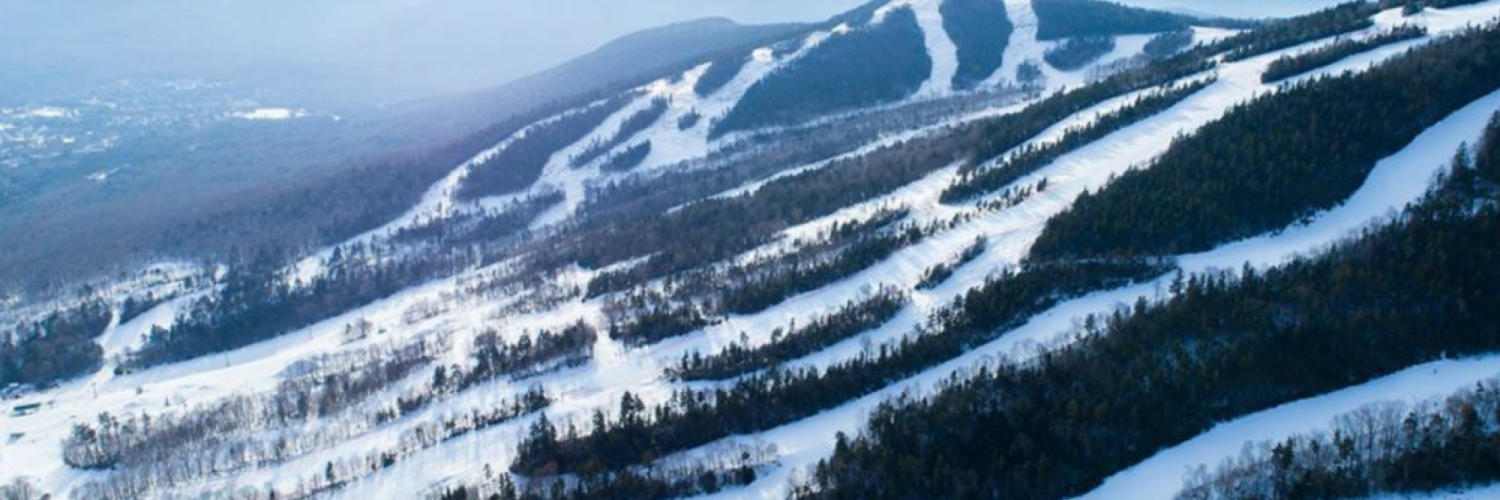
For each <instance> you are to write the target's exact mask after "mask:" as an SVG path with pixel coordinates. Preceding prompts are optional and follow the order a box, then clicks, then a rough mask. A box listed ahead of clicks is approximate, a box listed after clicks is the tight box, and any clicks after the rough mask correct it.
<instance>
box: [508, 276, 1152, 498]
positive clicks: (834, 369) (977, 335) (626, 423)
mask: <svg viewBox="0 0 1500 500" xmlns="http://www.w3.org/2000/svg"><path fill="white" fill-rule="evenodd" d="M1165 270H1166V269H1165V266H1164V265H1163V264H1161V263H1158V262H1148V261H1110V262H1105V261H1098V262H1091V263H1055V264H1047V265H1030V266H1027V267H1025V268H1024V269H1021V270H1018V271H1011V272H1007V273H1004V274H1001V275H998V276H996V277H994V278H992V279H991V280H989V281H987V282H986V284H985V285H984V286H982V287H980V288H978V289H975V290H971V291H970V292H969V293H968V294H966V295H965V296H963V297H961V298H959V299H957V300H956V301H955V302H954V303H953V304H952V305H951V306H949V307H948V308H945V309H943V310H942V311H939V312H937V313H935V314H934V315H933V316H932V317H931V318H930V319H929V321H928V324H927V325H925V326H924V327H922V328H920V329H918V330H917V331H916V332H914V333H913V334H912V335H908V336H906V337H904V338H902V339H900V340H897V341H893V342H889V343H885V344H882V345H880V346H879V347H878V348H871V349H869V350H866V351H865V352H863V353H861V354H860V355H859V356H857V357H855V358H852V359H849V360H845V361H840V362H838V363H835V364H833V365H832V366H830V367H829V368H827V369H826V370H819V369H817V368H803V369H795V370H793V369H781V368H777V369H772V370H770V371H767V372H764V373H761V374H757V375H753V376H750V377H747V378H743V379H740V380H739V381H737V382H735V383H734V384H733V385H731V386H728V387H724V388H711V389H696V390H695V389H680V390H678V391H676V392H674V393H673V395H672V396H671V398H670V400H669V401H667V402H666V403H664V404H661V405H658V406H655V407H652V408H647V407H646V406H645V404H644V403H642V402H641V401H640V399H639V398H638V397H635V396H633V395H631V394H629V393H627V394H625V395H624V396H622V398H621V402H620V411H619V412H618V413H617V415H616V416H615V417H614V418H612V419H611V418H608V417H607V416H605V415H604V414H603V413H602V412H598V413H596V414H595V416H594V418H593V420H592V423H593V425H592V428H591V430H590V432H589V433H588V434H581V435H578V436H577V437H572V438H568V439H558V438H557V436H556V435H554V434H547V433H538V432H532V433H529V434H528V435H527V437H526V438H524V439H523V440H522V442H521V444H520V445H519V447H518V448H519V449H518V455H517V457H516V459H515V461H514V462H513V463H512V465H511V470H512V471H513V472H515V473H518V474H521V475H526V476H539V475H550V474H558V473H562V474H566V473H584V474H598V473H603V472H606V471H612V470H620V469H621V468H623V467H627V466H631V465H636V464H643V463H650V462H652V461H653V460H655V459H656V458H659V457H663V456H666V455H667V454H670V453H673V452H676V451H681V450H685V449H688V448H692V447H695V446H702V445H705V444H708V443H710V442H713V441H714V440H717V439H721V438H723V437H726V436H730V435H736V434H749V433H754V432H759V431H764V430H766V429H770V428H773V427H776V426H778V425H784V424H787V423H790V422H795V421H797V420H800V419H803V418H807V417H809V416H811V415H813V414H816V413H818V412H820V411H823V410H827V409H829V408H832V407H835V406H838V405H840V404H843V403H845V402H848V401H850V400H853V399H855V398H858V397H861V396H864V395H866V394H869V393H871V392H874V391H876V390H879V389H880V388H882V387H885V386H886V385H887V384H889V383H891V381H893V380H900V379H902V378H905V377H909V376H911V375H914V374H916V373H918V372H920V371H921V370H924V369H926V368H928V367H931V366H933V365H935V364H938V363H941V362H943V361H946V360H949V359H952V358H953V357H955V356H958V355H961V354H963V353H964V352H965V351H967V350H968V349H970V348H972V347H973V346H976V345H980V344H983V343H985V342H988V341H990V340H993V339H994V338H996V337H997V336H999V335H1000V334H1001V333H1003V332H1004V331H1005V330H1006V329H1008V328H1011V327H1014V326H1017V325H1019V324H1020V323H1021V322H1022V321H1024V320H1025V319H1026V318H1029V317H1030V316H1032V315H1034V314H1037V313H1039V312H1041V311H1043V310H1045V309H1046V308H1048V307H1051V306H1052V305H1054V304H1056V303H1058V302H1060V301H1062V300H1065V299H1066V298H1068V297H1074V296H1078V295H1081V294H1083V293H1087V292H1089V291H1093V290H1099V289H1106V288H1113V287H1116V286H1121V285H1123V284H1125V283H1129V282H1133V281H1137V280H1140V279H1146V278H1149V277H1154V276H1157V275H1159V274H1161V273H1163V272H1165Z"/></svg>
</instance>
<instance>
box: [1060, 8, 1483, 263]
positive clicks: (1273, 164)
mask: <svg viewBox="0 0 1500 500" xmlns="http://www.w3.org/2000/svg"><path fill="white" fill-rule="evenodd" d="M1497 88H1500V26H1496V25H1493V24H1492V25H1489V26H1486V27H1482V28H1471V29H1467V30H1465V31H1464V32H1462V33H1460V34H1458V35H1455V36H1452V37H1448V38H1445V39H1443V40H1440V41H1437V42H1434V43H1432V44H1429V45H1427V46H1424V47H1421V48H1417V49H1413V50H1411V51H1409V52H1408V53H1406V54H1405V55H1403V56H1400V57H1398V58H1396V59H1394V60H1391V61H1389V62H1387V63H1384V64H1382V65H1380V66H1377V67H1375V68H1373V69H1370V70H1368V71H1365V72H1362V73H1357V74H1344V75H1339V76H1330V77H1325V78H1318V79H1314V80H1310V81H1307V82H1303V83H1298V84H1294V85H1289V86H1284V87H1283V88H1282V89H1281V90H1280V91H1279V92H1276V93H1274V94H1269V95H1266V96H1262V97H1259V98H1256V99H1254V100H1252V101H1250V102H1248V103H1246V104H1242V105H1238V106H1236V107H1234V108H1232V109H1231V110H1230V111H1229V112H1228V113H1227V114H1225V116H1224V117H1223V118H1221V119H1219V120H1218V121H1215V122H1212V123H1209V124H1208V125H1205V126H1204V127H1202V128H1201V129H1199V130H1198V131H1197V132H1196V133H1195V134H1193V135H1191V136H1188V137H1186V138H1183V139H1180V140H1178V141H1175V142H1174V143H1173V144H1172V145H1171V147H1170V148H1169V149H1168V150H1167V152H1166V153H1164V154H1163V155H1162V156H1160V157H1159V158H1158V159H1157V160H1156V161H1155V163H1154V164H1153V165H1152V166H1151V167H1150V168H1146V169H1141V170H1135V171H1132V172H1129V173H1127V174H1125V175H1123V176H1120V178H1118V179H1116V180H1115V181H1114V182H1112V183H1110V184H1109V185H1108V186H1106V187H1105V188H1103V190H1101V191H1099V192H1097V193H1085V194H1084V195H1082V196H1080V197H1079V199H1078V201H1077V202H1076V203H1075V204H1074V205H1073V207H1072V208H1071V209H1069V210H1068V211H1066V212H1063V213H1062V214H1059V215H1058V216H1057V217H1054V218H1052V219H1051V220H1049V221H1048V222H1047V225H1046V229H1045V230H1044V232H1043V234H1042V235H1041V237H1040V238H1038V240H1037V242H1036V244H1035V246H1034V247H1033V249H1032V255H1033V256H1035V257H1037V258H1042V259H1058V258H1075V257H1077V258H1086V257H1094V256H1114V255H1174V254H1182V253H1189V252H1196V251H1203V250H1207V249H1209V248H1212V247H1213V246H1214V245H1216V244H1219V243H1223V242H1227V241H1232V240H1235V239H1240V238H1246V237H1250V236H1254V235H1256V234H1260V233H1264V232H1266V231H1271V230H1275V229H1278V228H1282V227H1285V226H1286V225H1288V224H1290V223H1292V222H1294V221H1296V220H1297V219H1299V218H1302V217H1305V216H1308V215H1311V214H1313V213H1315V212H1317V211H1319V210H1325V209H1328V208H1331V207H1333V206H1334V205H1335V204H1337V203H1339V202H1341V201H1343V200H1344V199H1346V198H1348V196H1349V195H1350V194H1352V193H1353V192H1354V191H1355V190H1356V189H1358V187H1359V186H1360V185H1361V184H1362V183H1363V182H1364V180H1365V177H1366V176H1368V175H1369V173H1370V171H1371V170H1372V169H1373V168H1374V166H1375V164H1376V162H1377V161H1379V160H1380V159H1381V158H1384V157H1386V156H1389V155H1391V154H1393V153H1395V152H1396V151H1398V150H1400V149H1401V148H1402V147H1404V145H1406V144H1407V143H1409V142H1410V141H1411V140H1412V139H1413V138H1415V137H1416V136H1417V135H1418V134H1420V133H1421V132H1422V131H1423V130H1426V129H1427V128H1428V127H1430V126H1432V125H1433V124H1435V123H1437V122H1438V121H1439V120H1441V119H1442V118H1443V117H1444V116H1446V115H1448V114H1449V113H1452V112H1453V111H1455V110H1457V109H1459V108H1460V107H1462V106H1464V105H1467V104H1469V103H1470V102H1473V101H1474V100H1476V99H1479V98H1480V97H1483V96H1484V95H1487V94H1489V93H1491V92H1494V91H1495V90H1496V89H1497ZM1267 124H1277V125H1276V126H1267Z"/></svg>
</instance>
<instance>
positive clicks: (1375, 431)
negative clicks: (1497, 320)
mask: <svg viewBox="0 0 1500 500" xmlns="http://www.w3.org/2000/svg"><path fill="white" fill-rule="evenodd" d="M1497 428H1500V383H1497V381H1496V380H1494V379H1490V380H1487V381H1483V382H1480V383H1478V384H1477V385H1476V386H1475V387H1473V388H1471V389H1464V390H1461V391H1459V392H1457V393H1455V394H1453V395H1452V396H1449V397H1448V398H1446V399H1443V400H1433V401H1427V402H1424V403H1422V404H1418V405H1416V406H1408V405H1406V404H1403V403H1396V402H1390V403H1384V404H1375V405H1369V406H1365V407H1363V408H1360V409H1359V410H1356V411H1354V412H1351V413H1346V414H1343V415H1340V416H1338V417H1337V418H1335V419H1334V423H1333V428H1332V432H1331V433H1328V432H1319V433H1316V434H1307V435H1300V436H1295V437H1292V438H1290V439H1287V440H1284V441H1281V442H1278V443H1274V444H1272V443H1263V444H1261V445H1260V446H1256V447H1253V448H1247V451H1246V453H1242V454H1241V455H1240V456H1239V457H1237V458H1232V459H1229V460H1226V461H1225V462H1223V463H1222V464H1220V465H1219V466H1218V467H1217V468H1215V469H1213V470H1212V471H1210V470H1209V469H1207V468H1206V467H1204V468H1200V469H1197V470H1195V471H1194V472H1193V473H1192V474H1190V475H1189V476H1188V480H1187V484H1186V486H1185V487H1184V488H1183V490H1182V491H1181V492H1179V493H1178V494H1177V496H1176V498H1177V499H1178V500H1241V499H1243V500H1249V499H1263V500H1303V499H1306V500H1313V499H1320V498H1370V497H1374V496H1377V495H1384V494H1418V493H1432V492H1435V491H1437V490H1446V489H1456V488H1464V487H1472V486H1478V485H1484V484H1488V483H1492V482H1494V481H1496V480H1500V468H1497V467H1496V464H1500V440H1497V435H1496V434H1497V433H1496V429H1497Z"/></svg>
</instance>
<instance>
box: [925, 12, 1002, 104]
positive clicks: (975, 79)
mask: <svg viewBox="0 0 1500 500" xmlns="http://www.w3.org/2000/svg"><path fill="white" fill-rule="evenodd" d="M938 13H940V14H942V16H943V31H945V32H947V33H948V38H950V39H952V40H953V45H955V46H956V47H958V71H957V72H956V73H954V74H953V88H955V89H959V90H964V89H971V88H974V86H975V85H978V84H979V83H980V82H983V81H984V80H985V79H987V78H989V77H990V75H993V74H995V71H997V70H999V69H1000V67H1001V66H1003V65H1004V62H1005V47H1006V46H1007V45H1009V44H1010V35H1011V33H1012V32H1014V31H1015V26H1014V25H1013V24H1011V21H1010V14H1009V13H1008V12H1006V11H1005V2H991V1H988V0H943V3H942V5H940V6H938Z"/></svg>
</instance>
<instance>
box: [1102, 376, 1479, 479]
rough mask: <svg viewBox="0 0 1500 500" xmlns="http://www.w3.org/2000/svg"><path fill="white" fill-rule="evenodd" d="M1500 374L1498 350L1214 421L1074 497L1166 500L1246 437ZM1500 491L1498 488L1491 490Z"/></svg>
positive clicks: (1319, 423)
mask: <svg viewBox="0 0 1500 500" xmlns="http://www.w3.org/2000/svg"><path fill="white" fill-rule="evenodd" d="M1497 374H1500V355H1492V356H1484V357H1477V358H1472V359H1464V360H1444V361H1437V362H1432V363H1426V364H1422V365H1417V366H1414V367H1411V368H1408V369H1406V370H1402V371H1400V372H1397V373H1394V374H1391V375H1388V376H1385V377H1381V378H1378V379H1375V380H1372V381H1369V382H1366V383H1364V384H1360V385H1356V386H1353V387H1349V388H1346V389H1342V390H1339V391H1335V392H1332V393H1328V394H1325V395H1322V396H1317V397H1313V398H1308V399H1304V400H1301V401H1296V402H1293V403H1288V404H1285V405H1282V406H1278V407H1276V408H1272V409H1269V410H1265V411H1262V412H1258V413H1255V414H1252V415H1248V416H1245V417H1241V418H1238V419H1235V420H1233V421H1230V422H1226V423H1222V424H1219V425H1217V426H1215V427H1214V428H1213V429H1212V430H1209V431H1208V432H1205V433H1203V434H1201V435H1199V436H1198V437H1195V438H1193V439H1191V440H1189V441H1188V442H1186V443H1182V444H1180V445H1177V446H1174V447H1172V448H1169V449H1167V450H1164V451H1161V452H1159V453H1157V454H1156V455H1154V456H1152V457H1151V458H1150V459H1147V460H1146V461H1145V462H1142V463H1140V464H1138V465H1136V466H1134V467H1131V468H1129V469H1126V470H1125V471H1124V472H1121V473H1119V474H1116V475H1114V476H1113V477H1110V478H1109V479H1108V480H1106V481H1105V482H1104V484H1103V485H1101V486H1100V487H1098V488H1096V489H1094V491H1092V492H1089V493H1088V494H1086V495H1083V496H1081V497H1078V500H1106V499H1115V498H1133V499H1137V500H1171V499H1172V497H1173V495H1175V494H1176V493H1177V492H1178V490H1180V489H1181V488H1182V484H1183V479H1184V477H1185V476H1186V473H1187V472H1188V471H1189V470H1190V469H1192V468H1195V467H1197V466H1200V465H1207V466H1208V467H1209V469H1212V468H1213V467H1215V466H1217V465H1218V464H1219V463H1221V462H1223V461H1224V460H1226V459H1229V458H1231V457H1234V456H1236V455H1238V454H1239V452H1240V450H1241V449H1243V447H1244V445H1245V443H1247V442H1263V441H1285V440H1286V439H1288V438H1291V437H1293V436H1298V435H1304V434H1308V433H1312V432H1315V431H1319V430H1323V429H1326V428H1327V427H1328V426H1329V424H1330V423H1331V422H1332V420H1333V419H1334V418H1335V417H1337V416H1339V415H1343V414H1346V413H1349V412H1352V411H1355V410H1358V409H1360V408H1361V407H1364V406H1368V405H1371V404H1375V403H1383V402H1399V403H1406V404H1415V403H1420V402H1423V401H1427V400H1431V399H1436V398H1442V397H1445V396H1447V395H1449V394H1452V393H1454V392H1457V391H1459V390H1462V389H1466V388H1472V387H1474V385H1475V384H1477V383H1479V382H1482V381H1484V380H1487V379H1491V378H1494V377H1495V376H1496V375H1497ZM1497 493H1500V492H1497Z"/></svg>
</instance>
